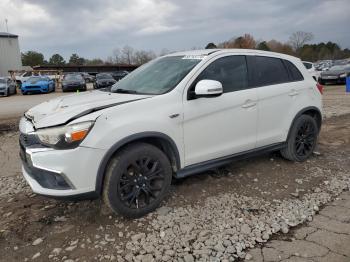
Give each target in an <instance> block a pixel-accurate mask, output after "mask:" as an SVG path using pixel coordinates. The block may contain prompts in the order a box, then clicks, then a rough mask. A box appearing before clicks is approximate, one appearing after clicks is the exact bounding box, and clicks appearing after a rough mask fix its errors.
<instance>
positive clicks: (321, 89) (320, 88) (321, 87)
mask: <svg viewBox="0 0 350 262" xmlns="http://www.w3.org/2000/svg"><path fill="white" fill-rule="evenodd" d="M316 87H317V89H318V91H320V93H321V95H323V85H321V84H320V83H317V84H316Z"/></svg>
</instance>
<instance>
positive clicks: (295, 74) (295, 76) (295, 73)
mask: <svg viewBox="0 0 350 262" xmlns="http://www.w3.org/2000/svg"><path fill="white" fill-rule="evenodd" d="M284 62H285V64H286V65H287V67H288V70H289V72H290V75H291V78H292V81H301V80H304V77H303V75H302V74H301V73H300V71H299V69H298V68H296V66H295V65H293V64H292V63H291V62H289V61H287V60H284Z"/></svg>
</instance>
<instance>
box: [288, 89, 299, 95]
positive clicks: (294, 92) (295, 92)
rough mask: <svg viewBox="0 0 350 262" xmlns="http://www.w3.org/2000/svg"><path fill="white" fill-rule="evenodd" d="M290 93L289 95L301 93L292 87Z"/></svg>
mask: <svg viewBox="0 0 350 262" xmlns="http://www.w3.org/2000/svg"><path fill="white" fill-rule="evenodd" d="M288 95H289V96H297V95H299V92H297V91H296V90H295V89H292V90H291V92H290V93H289V94H288Z"/></svg>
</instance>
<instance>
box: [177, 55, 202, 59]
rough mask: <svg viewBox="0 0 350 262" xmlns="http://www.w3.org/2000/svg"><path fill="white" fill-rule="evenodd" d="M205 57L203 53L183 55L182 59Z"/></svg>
mask: <svg viewBox="0 0 350 262" xmlns="http://www.w3.org/2000/svg"><path fill="white" fill-rule="evenodd" d="M204 58H205V55H185V56H184V57H183V58H182V59H196V60H202V59H204Z"/></svg>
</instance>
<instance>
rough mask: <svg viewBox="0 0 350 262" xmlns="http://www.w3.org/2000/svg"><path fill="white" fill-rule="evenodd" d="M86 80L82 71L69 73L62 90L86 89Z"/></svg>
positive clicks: (65, 77) (64, 79)
mask: <svg viewBox="0 0 350 262" xmlns="http://www.w3.org/2000/svg"><path fill="white" fill-rule="evenodd" d="M86 89H87V87H86V81H85V79H84V78H83V76H82V75H81V74H80V73H75V74H67V75H65V76H64V78H63V81H62V91H63V92H67V91H77V90H79V91H86Z"/></svg>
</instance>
